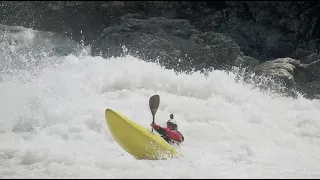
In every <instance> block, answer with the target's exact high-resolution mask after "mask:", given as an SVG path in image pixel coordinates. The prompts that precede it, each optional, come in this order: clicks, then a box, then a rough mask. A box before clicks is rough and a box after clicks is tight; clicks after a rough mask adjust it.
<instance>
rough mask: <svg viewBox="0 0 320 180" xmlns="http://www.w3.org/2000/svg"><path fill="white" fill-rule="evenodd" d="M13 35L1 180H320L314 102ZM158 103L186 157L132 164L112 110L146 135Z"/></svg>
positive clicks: (7, 35) (5, 50)
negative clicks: (156, 100)
mask: <svg viewBox="0 0 320 180" xmlns="http://www.w3.org/2000/svg"><path fill="white" fill-rule="evenodd" d="M10 28H12V27H3V28H2V32H1V33H2V34H1V36H0V37H1V39H0V46H1V49H2V50H1V54H0V57H1V58H2V60H1V69H0V70H1V75H0V100H1V101H0V103H1V108H0V143H1V144H0V178H320V172H319V168H320V154H319V152H320V140H319V138H320V134H319V128H320V119H319V117H320V111H319V108H320V102H319V101H318V100H307V99H304V98H302V97H300V98H298V99H292V98H285V97H280V96H275V95H272V94H270V93H268V92H264V91H261V90H259V89H255V88H253V86H252V85H248V84H245V83H243V82H241V81H237V80H235V79H236V77H237V73H236V72H233V73H232V72H224V71H212V72H211V73H209V74H208V75H207V76H204V75H201V74H200V73H194V74H192V75H187V74H179V75H177V74H175V73H174V72H173V71H171V70H166V69H164V68H162V67H160V66H159V65H157V64H155V63H147V62H145V61H140V60H139V59H136V58H133V57H131V56H126V57H123V58H111V59H103V58H102V57H90V56H88V55H86V51H85V50H82V49H79V47H78V46H76V45H75V44H74V43H73V42H72V41H70V40H68V39H66V38H62V37H60V36H57V35H53V34H50V33H45V32H37V31H32V30H30V29H24V28H21V27H15V28H16V29H15V30H11V31H9V30H8V29H10ZM0 30H1V29H0ZM58 39H59V40H58ZM57 47H58V48H57ZM67 47H69V48H70V49H68V48H67ZM57 49H60V50H61V49H62V50H64V51H63V53H61V51H57ZM31 53H32V54H31ZM70 53H71V54H70ZM154 94H159V95H160V98H161V103H160V107H159V109H158V111H157V114H156V122H157V123H159V124H160V125H164V124H165V121H166V120H167V119H168V116H169V114H170V113H173V114H175V116H176V119H177V121H178V122H179V129H180V131H181V132H182V133H183V134H184V136H185V142H184V144H183V146H182V147H181V149H180V150H179V151H181V153H182V154H183V155H184V157H183V158H180V159H171V160H165V161H150V160H149V161H144V160H140V161H139V160H135V159H134V158H133V157H132V156H131V155H129V154H128V153H126V152H125V151H124V150H123V149H122V148H121V147H120V146H119V145H118V144H117V143H116V142H115V141H114V139H113V137H112V136H111V134H110V131H109V129H108V127H107V124H106V122H105V119H104V111H105V109H106V108H112V109H114V110H116V111H119V112H121V113H122V114H124V115H125V116H127V117H129V118H131V119H133V120H134V121H136V122H138V123H139V124H141V125H143V126H145V127H146V128H150V123H151V119H152V117H151V113H150V111H149V107H148V100H149V98H150V96H152V95H154Z"/></svg>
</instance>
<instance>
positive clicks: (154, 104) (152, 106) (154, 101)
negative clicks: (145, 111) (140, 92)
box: [149, 95, 160, 132]
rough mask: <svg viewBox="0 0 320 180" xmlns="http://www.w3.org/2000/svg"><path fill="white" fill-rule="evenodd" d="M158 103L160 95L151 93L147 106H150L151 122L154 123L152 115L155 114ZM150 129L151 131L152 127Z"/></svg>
mask: <svg viewBox="0 0 320 180" xmlns="http://www.w3.org/2000/svg"><path fill="white" fill-rule="evenodd" d="M159 104H160V96H159V95H153V96H151V97H150V99H149V107H150V111H151V114H152V118H153V119H152V123H154V116H155V115H156V112H157V110H158V107H159ZM151 131H152V132H153V128H152V129H151Z"/></svg>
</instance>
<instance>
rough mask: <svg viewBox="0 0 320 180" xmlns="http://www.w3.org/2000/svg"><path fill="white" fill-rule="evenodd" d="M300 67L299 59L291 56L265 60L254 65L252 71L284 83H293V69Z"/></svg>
mask: <svg viewBox="0 0 320 180" xmlns="http://www.w3.org/2000/svg"><path fill="white" fill-rule="evenodd" d="M298 67H301V65H300V61H299V60H295V59H292V58H279V59H276V60H273V61H266V62H264V63H261V64H259V65H257V66H255V67H253V69H252V70H253V72H255V73H256V75H258V76H261V75H263V76H269V77H272V78H275V79H278V80H282V81H283V82H286V83H288V82H289V83H294V82H295V79H294V71H295V70H296V68H298Z"/></svg>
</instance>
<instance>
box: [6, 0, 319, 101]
mask: <svg viewBox="0 0 320 180" xmlns="http://www.w3.org/2000/svg"><path fill="white" fill-rule="evenodd" d="M0 9H1V10H0V24H6V25H20V26H24V27H33V28H34V29H38V30H47V31H53V32H58V33H62V34H65V35H68V36H69V37H72V38H73V39H74V40H76V41H78V42H80V41H84V42H85V43H86V44H91V45H92V47H93V50H92V53H93V54H92V55H100V54H101V55H102V56H104V57H110V56H120V55H123V53H124V51H123V46H125V47H126V48H127V52H128V53H130V54H132V55H134V56H138V57H140V58H142V59H144V60H147V61H154V60H156V59H158V60H159V61H160V63H162V64H163V65H165V66H166V67H168V68H174V69H176V70H183V71H189V70H191V69H195V70H199V69H203V68H210V67H214V68H215V69H226V68H229V67H230V66H243V67H250V69H251V70H252V71H254V72H264V73H266V74H269V75H270V74H272V76H274V77H279V78H280V79H288V80H289V79H290V80H289V82H294V83H293V84H294V86H296V87H299V88H300V89H301V91H303V92H307V95H308V96H310V97H311V96H312V97H316V96H314V95H311V94H314V93H318V92H319V90H318V89H319V88H317V87H318V86H317V82H318V81H319V77H320V72H319V70H318V69H319V68H318V66H319V65H318V63H315V62H318V61H317V60H318V59H319V58H320V57H319V54H318V51H319V48H320V38H319V36H320V20H319V12H320V3H319V2H318V1H303V2H295V1H263V2H260V1H193V2H192V1H88V2H85V1H54V2H53V1H52V2H31V1H30V2H27V1H2V2H0ZM278 58H284V59H281V60H279V59H278ZM290 58H291V59H290ZM275 59H277V60H275ZM272 60H275V61H272ZM297 60H298V61H297ZM266 61H267V63H264V62H266ZM269 61H270V62H269ZM297 62H299V63H297ZM259 63H264V64H261V65H258V64H259ZM256 65H258V66H256ZM300 65H301V66H300ZM304 65H306V67H304ZM276 67H277V68H276ZM289 67H290V68H289ZM298 67H299V68H298ZM301 67H303V68H301ZM287 68H289V69H290V70H289V69H287ZM291 70H292V71H293V72H294V73H292V72H291ZM289 77H290V78H289ZM289 84H290V83H289ZM304 87H308V88H309V89H308V91H306V90H304V89H306V88H304ZM310 88H311V89H313V90H310Z"/></svg>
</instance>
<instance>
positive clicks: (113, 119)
mask: <svg viewBox="0 0 320 180" xmlns="http://www.w3.org/2000/svg"><path fill="white" fill-rule="evenodd" d="M105 118H106V121H107V124H108V127H109V129H110V131H111V134H112V136H113V137H114V139H115V140H116V141H117V143H118V144H119V145H120V146H121V147H122V148H123V149H124V150H126V151H127V152H128V153H129V154H131V155H132V156H133V157H135V158H136V159H148V160H160V159H167V158H173V157H176V156H177V155H178V152H177V151H176V149H175V148H174V147H173V146H171V145H170V144H169V143H167V142H166V141H165V140H164V139H163V138H162V137H161V136H159V135H157V134H154V133H152V132H150V131H149V130H147V129H146V128H145V127H143V126H141V125H139V124H137V123H135V122H133V121H131V120H129V119H128V118H126V117H125V116H123V115H121V114H120V113H118V112H116V111H114V110H111V109H106V111H105Z"/></svg>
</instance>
